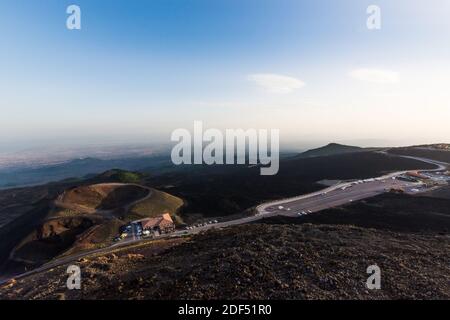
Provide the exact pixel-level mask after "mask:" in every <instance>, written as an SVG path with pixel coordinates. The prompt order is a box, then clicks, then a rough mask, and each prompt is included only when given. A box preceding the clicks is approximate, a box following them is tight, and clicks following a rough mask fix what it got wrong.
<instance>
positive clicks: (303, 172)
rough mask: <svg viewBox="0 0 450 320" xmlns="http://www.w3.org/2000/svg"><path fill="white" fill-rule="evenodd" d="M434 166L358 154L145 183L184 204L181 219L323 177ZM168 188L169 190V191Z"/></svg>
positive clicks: (244, 204) (230, 208) (277, 194)
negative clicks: (264, 172)
mask: <svg viewBox="0 0 450 320" xmlns="http://www.w3.org/2000/svg"><path fill="white" fill-rule="evenodd" d="M429 168H435V166H433V165H430V164H427V163H424V162H421V161H416V160H411V159H406V158H401V157H397V156H390V155H386V154H381V153H376V152H358V153H351V154H340V155H331V156H327V157H315V158H299V157H293V158H286V159H281V160H280V170H279V172H278V174H277V175H274V176H261V175H260V168H258V167H252V168H247V167H245V166H184V167H183V166H180V170H179V171H177V172H171V173H168V174H163V175H159V176H158V175H157V176H152V177H150V178H149V179H148V181H147V183H148V184H149V185H150V186H152V187H155V188H156V189H159V190H163V191H167V192H169V193H170V194H173V195H175V196H178V197H180V198H182V199H184V200H186V203H187V206H186V207H185V208H184V211H183V218H184V219H186V221H189V216H190V215H192V214H197V213H201V214H203V215H206V216H225V215H232V214H236V213H241V212H243V211H245V210H247V209H248V208H250V207H253V206H255V205H258V204H260V203H262V202H265V201H268V200H274V199H283V198H286V197H291V196H297V195H299V194H306V193H309V192H313V191H317V190H319V189H322V188H323V186H321V185H319V184H317V182H318V181H320V180H323V179H331V180H346V179H364V178H370V177H376V176H380V175H382V174H385V173H387V172H392V171H398V170H410V169H429ZM167 186H170V188H167Z"/></svg>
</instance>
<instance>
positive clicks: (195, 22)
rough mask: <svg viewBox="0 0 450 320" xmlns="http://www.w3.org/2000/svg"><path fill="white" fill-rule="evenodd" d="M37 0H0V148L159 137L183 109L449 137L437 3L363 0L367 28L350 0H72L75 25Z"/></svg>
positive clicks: (445, 26) (215, 117) (177, 122)
mask: <svg viewBox="0 0 450 320" xmlns="http://www.w3.org/2000/svg"><path fill="white" fill-rule="evenodd" d="M44 2H45V5H44V4H43V2H40V3H37V2H35V1H23V2H17V1H10V0H7V1H2V3H1V4H0V10H1V12H2V13H3V17H2V19H0V30H1V31H0V33H1V35H2V37H1V39H2V40H1V41H0V47H1V50H0V68H1V69H2V73H1V74H0V88H2V89H1V102H0V112H1V114H2V117H1V119H0V153H5V152H19V151H21V150H27V149H30V148H31V149H33V148H34V149H39V148H55V147H61V146H66V147H71V146H73V147H74V148H76V147H80V146H86V145H88V146H89V145H96V144H98V145H122V144H142V143H148V144H170V134H171V132H172V131H173V130H175V129H177V128H187V129H192V126H193V122H194V120H201V121H203V122H204V123H205V126H207V127H211V128H219V129H226V128H243V129H248V128H256V129H280V134H281V141H280V142H281V144H282V145H284V146H289V148H299V149H307V148H311V147H318V146H320V145H323V144H326V143H328V142H338V143H344V144H352V145H358V146H364V147H368V146H382V147H384V146H398V145H415V144H425V143H442V142H450V126H449V125H448V119H450V105H449V104H450V90H448V88H447V87H448V83H450V59H449V57H450V42H449V41H447V40H448V39H447V38H448V36H447V34H448V32H449V31H450V20H449V19H448V12H450V10H449V9H450V3H449V2H448V1H445V0H433V1H431V2H427V3H424V2H423V1H406V0H398V1H395V3H393V1H387V0H380V1H377V3H376V4H377V5H378V6H380V8H381V17H382V20H381V21H382V27H381V29H380V30H368V29H367V27H366V20H367V17H368V15H367V13H366V9H367V7H368V6H369V5H371V4H372V2H371V1H360V0H345V1H339V3H338V2H336V1H332V0H321V1H314V2H313V3H311V2H309V3H307V2H305V1H300V0H277V1H270V0H269V1H256V0H245V1H237V0H226V1H225V0H214V1H207V0H195V1H191V2H182V1H176V0H173V1H167V0H155V1H141V0H136V1H133V2H132V3H130V2H126V1H117V0H116V1H109V2H108V3H105V2H101V1H87V0H79V1H76V4H77V5H79V6H80V8H81V11H82V29H81V30H68V29H67V28H66V27H65V22H66V19H67V16H68V15H67V14H66V8H67V6H68V5H69V4H71V3H68V2H66V1H57V0H47V1H44ZM431 3H432V4H433V5H431ZM358 142H359V143H358Z"/></svg>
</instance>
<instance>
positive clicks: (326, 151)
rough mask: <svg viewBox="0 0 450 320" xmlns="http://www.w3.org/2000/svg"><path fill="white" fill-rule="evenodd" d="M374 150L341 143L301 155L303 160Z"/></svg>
mask: <svg viewBox="0 0 450 320" xmlns="http://www.w3.org/2000/svg"><path fill="white" fill-rule="evenodd" d="M371 150H373V149H366V148H361V147H355V146H347V145H343V144H339V143H329V144H327V145H326V146H323V147H320V148H316V149H311V150H308V151H305V152H303V153H301V154H300V155H299V157H301V158H313V157H324V156H331V155H337V154H344V153H355V152H363V151H371Z"/></svg>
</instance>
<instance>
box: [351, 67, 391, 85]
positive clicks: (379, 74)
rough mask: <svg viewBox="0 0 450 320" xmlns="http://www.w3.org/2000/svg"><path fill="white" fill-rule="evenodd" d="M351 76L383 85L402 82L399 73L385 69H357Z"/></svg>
mask: <svg viewBox="0 0 450 320" xmlns="http://www.w3.org/2000/svg"><path fill="white" fill-rule="evenodd" d="M350 76H351V77H352V78H354V79H357V80H361V81H366V82H373V83H382V84H389V83H397V82H399V81H400V76H399V74H398V73H397V72H394V71H390V70H383V69H356V70H353V71H352V72H350Z"/></svg>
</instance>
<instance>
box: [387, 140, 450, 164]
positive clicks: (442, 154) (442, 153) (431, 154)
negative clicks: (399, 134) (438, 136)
mask: <svg viewBox="0 0 450 320" xmlns="http://www.w3.org/2000/svg"><path fill="white" fill-rule="evenodd" d="M388 153H390V154H398V155H405V156H413V157H422V158H428V159H432V160H436V161H442V162H447V163H450V151H449V149H448V148H447V145H445V144H441V145H438V146H436V145H430V146H417V147H404V148H392V149H389V150H388Z"/></svg>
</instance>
